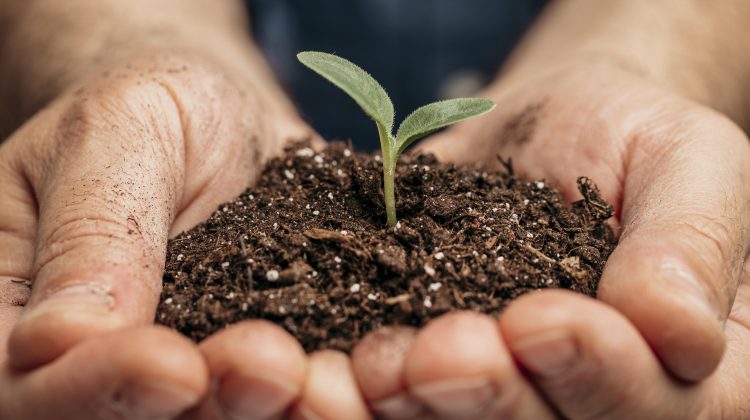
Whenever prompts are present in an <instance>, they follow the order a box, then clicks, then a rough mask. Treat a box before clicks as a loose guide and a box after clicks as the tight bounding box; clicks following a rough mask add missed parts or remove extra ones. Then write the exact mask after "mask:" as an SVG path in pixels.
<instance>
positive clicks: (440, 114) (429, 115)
mask: <svg viewBox="0 0 750 420" xmlns="http://www.w3.org/2000/svg"><path fill="white" fill-rule="evenodd" d="M493 108H495V104H494V103H493V102H492V101H490V100H489V99H479V98H458V99H449V100H446V101H440V102H433V103H431V104H428V105H425V106H423V107H420V108H417V110H416V111H414V112H412V113H411V114H410V115H409V116H408V117H406V119H405V120H404V122H402V123H401V126H400V127H399V128H398V133H397V134H396V145H397V152H396V156H398V155H400V154H401V152H403V151H404V149H406V148H407V147H409V145H410V144H412V143H414V141H415V140H418V139H420V138H422V137H424V136H426V135H428V134H430V133H432V132H434V131H436V130H439V129H441V128H443V127H446V126H449V125H451V124H454V123H457V122H459V121H463V120H466V119H469V118H472V117H476V116H479V115H482V114H486V113H488V112H490V111H492V109H493Z"/></svg>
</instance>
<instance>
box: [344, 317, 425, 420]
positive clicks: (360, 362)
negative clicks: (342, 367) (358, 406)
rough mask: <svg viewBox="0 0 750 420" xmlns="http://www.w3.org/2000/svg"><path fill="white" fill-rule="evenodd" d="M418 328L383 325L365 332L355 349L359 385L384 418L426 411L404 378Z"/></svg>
mask: <svg viewBox="0 0 750 420" xmlns="http://www.w3.org/2000/svg"><path fill="white" fill-rule="evenodd" d="M415 337H416V330H414V329H413V328H408V327H384V328H381V329H379V330H377V331H375V332H372V333H370V334H368V335H367V336H365V338H364V339H362V341H360V342H359V343H358V344H357V346H356V347H354V350H353V351H352V368H353V370H354V375H355V376H356V378H357V383H358V384H359V389H360V391H361V392H362V395H363V396H364V398H365V400H366V401H367V403H368V404H369V405H370V407H371V408H372V409H373V411H374V412H375V413H376V414H377V415H378V416H379V417H380V418H385V419H413V418H415V417H417V416H420V415H423V414H425V410H424V407H423V405H422V403H421V402H420V401H419V400H418V399H417V398H415V397H414V396H412V395H411V394H410V393H409V388H408V385H407V384H406V383H405V382H404V375H403V371H404V362H405V361H406V355H407V353H408V352H409V350H410V349H411V346H412V343H413V342H414V338H415Z"/></svg>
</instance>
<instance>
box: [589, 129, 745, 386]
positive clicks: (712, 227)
mask: <svg viewBox="0 0 750 420" xmlns="http://www.w3.org/2000/svg"><path fill="white" fill-rule="evenodd" d="M688 121H690V120H688ZM694 121H695V122H690V123H689V124H695V123H696V122H697V123H699V124H701V125H700V126H693V127H690V128H688V127H682V128H681V129H680V130H679V132H675V130H671V131H672V132H671V133H669V135H670V136H671V138H669V139H665V138H660V139H653V138H652V139H648V140H645V139H644V140H643V141H641V142H640V144H638V145H637V147H633V148H631V156H630V159H629V162H628V163H627V172H626V173H627V177H626V180H625V186H624V195H623V210H622V224H623V232H622V236H621V239H620V243H619V245H618V247H617V248H616V249H615V251H614V252H613V254H612V255H611V257H610V259H609V261H608V263H607V266H606V268H605V272H604V274H603V277H602V283H601V285H600V289H599V297H600V298H601V299H603V300H604V301H606V302H608V303H610V304H611V305H612V306H614V307H615V308H617V309H619V310H620V311H621V312H622V313H624V314H625V315H626V316H627V317H628V318H629V319H630V321H631V322H632V323H633V324H635V326H636V327H637V328H638V330H639V331H640V332H641V334H642V335H643V336H644V338H645V339H646V340H647V341H648V343H649V344H650V345H651V347H652V348H653V349H654V351H655V353H656V354H657V355H658V356H659V357H660V359H661V361H662V363H663V364H664V365H665V366H666V368H667V369H668V370H669V371H671V373H672V374H674V375H675V376H677V377H679V378H681V379H684V380H688V381H696V380H700V379H703V378H705V377H706V376H708V375H709V374H710V373H711V372H712V371H713V370H714V369H715V368H716V367H717V366H718V364H719V362H720V360H721V358H722V354H723V350H724V346H725V339H724V335H723V323H724V321H725V320H726V318H727V316H728V314H729V311H730V309H731V307H732V303H733V300H734V296H735V294H736V292H737V287H738V285H739V282H740V274H741V269H742V265H743V261H744V259H745V257H746V256H747V252H748V235H747V232H746V229H747V226H748V223H747V220H748V217H750V207H749V203H748V198H750V190H749V189H748V184H747V180H748V179H750V170H748V165H747V162H749V161H750V148H749V147H748V143H747V139H746V138H745V136H744V135H743V134H742V132H741V131H740V130H739V129H738V128H736V127H734V125H733V124H731V123H729V122H728V121H725V120H724V119H723V118H718V117H713V116H712V115H708V116H707V115H704V114H701V115H699V116H698V117H697V118H695V120H694ZM686 128H687V129H686Z"/></svg>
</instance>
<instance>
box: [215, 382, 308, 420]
mask: <svg viewBox="0 0 750 420" xmlns="http://www.w3.org/2000/svg"><path fill="white" fill-rule="evenodd" d="M299 392H300V388H299V386H295V385H294V384H292V383H289V382H286V381H282V380H279V379H277V378H266V377H250V376H239V375H232V376H230V377H227V378H225V379H223V380H222V382H221V385H220V386H219V390H218V395H217V396H216V399H217V401H218V402H219V404H220V406H221V407H222V410H224V412H225V413H226V415H227V416H228V417H229V418H230V419H232V420H255V419H258V420H260V419H268V418H271V417H273V416H275V415H278V414H281V413H283V412H284V411H285V410H286V408H287V406H289V404H291V402H292V401H294V399H295V398H296V397H297V396H298V395H299Z"/></svg>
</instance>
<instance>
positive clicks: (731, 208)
mask: <svg viewBox="0 0 750 420" xmlns="http://www.w3.org/2000/svg"><path fill="white" fill-rule="evenodd" d="M486 94H487V96H488V97H490V98H492V99H493V100H494V101H495V102H496V103H497V104H498V111H497V112H496V113H495V114H494V115H488V116H485V117H482V118H480V119H477V120H476V121H471V122H468V123H466V124H465V125H463V126H459V127H456V128H455V129H453V130H449V131H447V132H445V133H443V134H440V135H438V136H437V137H435V138H433V139H431V141H428V142H426V143H424V144H423V146H422V147H423V150H424V151H430V152H433V153H435V154H437V155H438V157H440V158H443V159H451V160H456V161H468V162H474V161H485V162H487V163H488V164H493V160H494V156H497V155H498V154H499V155H501V156H512V157H513V163H514V164H515V166H516V168H518V169H519V170H520V172H521V173H523V174H527V175H528V176H529V177H532V178H546V179H547V180H549V181H550V182H551V183H552V184H554V185H558V186H560V188H561V189H562V191H563V192H564V193H565V194H566V195H567V196H568V197H569V198H570V199H574V198H575V195H576V194H577V192H576V190H575V183H574V181H575V177H576V176H577V175H578V174H581V173H585V174H588V175H589V176H590V177H591V178H592V180H593V181H594V182H596V183H597V185H598V186H599V187H600V189H601V191H602V193H603V195H604V197H605V198H606V199H607V200H608V201H610V202H611V203H614V205H615V211H616V217H617V220H618V222H619V224H620V228H621V237H620V243H619V245H618V247H617V248H616V249H615V251H614V252H613V254H612V255H611V257H610V259H609V261H608V263H607V266H606V268H605V271H604V274H603V277H602V281H601V283H600V287H599V293H598V297H599V298H600V299H601V300H602V301H603V302H605V303H607V304H608V305H604V304H602V303H599V302H596V301H593V300H589V299H584V298H582V297H581V296H574V295H572V294H569V293H563V292H559V291H545V292H540V293H536V294H534V295H532V296H526V297H522V298H520V299H519V300H518V301H516V302H515V303H513V304H511V306H510V307H509V308H508V309H507V311H506V312H505V313H504V314H503V315H502V316H501V318H500V321H499V329H500V331H501V333H502V337H503V343H504V344H503V348H504V349H505V348H507V350H504V351H509V352H510V353H511V354H512V355H513V357H514V359H515V360H517V361H518V362H519V363H520V365H521V366H522V367H523V368H524V369H525V370H527V371H528V372H529V373H530V380H531V381H532V383H533V384H534V385H535V387H537V389H539V390H541V392H542V393H543V394H544V396H545V399H546V400H547V401H550V402H551V403H552V404H553V406H554V407H555V408H556V409H557V410H559V412H561V413H562V414H563V415H565V416H566V417H570V418H580V417H584V418H588V417H591V416H598V415H600V414H601V413H606V417H607V418H619V417H623V418H624V417H634V416H638V415H639V414H640V415H643V416H647V417H664V416H671V415H675V416H677V417H682V418H692V417H695V416H697V415H698V413H701V412H702V413H703V414H707V415H708V416H709V417H713V416H717V415H718V413H720V412H722V413H725V414H726V413H736V414H733V415H732V414H730V415H729V416H730V417H731V416H739V415H740V414H739V413H741V412H742V411H740V410H742V409H743V408H742V405H741V404H739V403H738V401H739V400H741V399H742V393H743V392H744V391H742V390H744V389H747V387H748V385H749V384H748V382H747V378H748V377H750V375H749V374H748V367H747V360H746V359H743V357H742V354H743V352H744V351H746V348H747V347H748V346H749V345H750V329H749V328H748V327H750V325H748V321H749V319H748V317H747V310H748V304H750V301H748V297H749V294H748V291H749V290H748V287H749V286H750V282H748V277H747V275H746V274H745V271H744V269H743V267H744V264H745V258H746V255H747V250H748V239H749V238H748V235H747V226H748V225H750V220H748V219H750V206H749V202H750V190H748V186H747V182H746V180H747V179H748V177H749V176H750V168H749V167H748V165H747V162H748V161H750V147H749V146H748V140H747V137H746V136H745V135H744V133H743V132H742V130H741V129H740V128H738V127H737V126H735V125H734V123H732V122H731V121H730V120H729V119H727V118H726V117H723V116H722V115H720V114H718V113H717V112H715V111H713V110H710V109H708V108H706V107H704V106H701V105H699V104H698V103H696V102H694V101H691V100H689V99H686V98H683V97H680V96H678V95H675V94H674V93H673V92H671V91H668V90H667V89H664V88H661V87H659V86H658V85H657V84H655V83H653V82H652V81H649V80H646V78H644V77H642V76H641V75H639V74H633V72H632V71H631V69H622V68H620V67H618V65H617V64H611V63H593V64H592V63H590V62H588V63H585V64H571V65H569V66H561V67H560V68H556V69H547V70H545V71H539V72H534V73H526V74H524V75H523V76H519V77H511V78H510V79H509V81H508V82H503V81H502V80H501V81H500V82H498V83H497V84H496V85H495V86H493V87H492V88H490V90H489V91H488V92H487V93H486ZM467 139H468V140H467ZM496 164H497V163H496ZM434 340H435V342H438V341H442V342H450V343H456V342H457V341H458V340H457V339H456V338H455V337H453V339H451V338H449V337H436V338H434ZM492 342H493V343H494V339H493V340H492ZM488 343H489V340H488ZM475 345H476V344H475ZM725 346H727V348H726V354H725ZM441 351H445V352H450V353H448V354H456V353H458V352H460V351H462V350H461V349H460V348H459V349H456V348H453V347H452V346H448V347H446V346H444V347H443V348H442V349H441ZM463 351H468V350H466V349H463ZM722 356H723V358H722ZM626 361H627V362H626ZM355 363H356V361H355ZM425 363H426V362H425ZM406 369H407V371H408V369H409V367H408V365H407V368H406ZM462 370H464V368H462V367H460V366H457V367H456V368H455V372H456V373H455V375H456V376H459V374H458V372H461V371H462ZM714 371H715V372H714ZM711 373H714V374H713V375H712V376H709V375H711ZM701 380H702V382H698V383H694V382H695V381H701ZM683 381H687V382H683ZM639 383H647V384H649V387H650V388H649V391H648V392H643V393H638V394H628V392H629V391H628V390H629V389H632V388H633V387H635V386H637V384H639ZM665 401H667V402H668V403H665ZM733 410H734V411H733ZM710 413H713V414H710Z"/></svg>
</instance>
